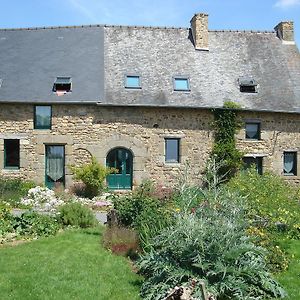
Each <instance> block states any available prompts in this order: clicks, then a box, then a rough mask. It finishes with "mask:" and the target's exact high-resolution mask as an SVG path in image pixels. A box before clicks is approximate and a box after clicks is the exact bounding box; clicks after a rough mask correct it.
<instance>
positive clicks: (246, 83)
mask: <svg viewBox="0 0 300 300" xmlns="http://www.w3.org/2000/svg"><path fill="white" fill-rule="evenodd" d="M0 53H1V56H0V102H1V106H0V107H1V110H0V125H1V126H0V172H1V175H3V176H12V177H20V178H26V179H31V180H35V181H36V182H37V183H46V184H47V185H48V186H50V187H51V186H53V185H54V184H56V183H64V184H65V185H66V186H67V187H68V186H70V184H71V183H72V174H71V171H70V165H72V164H80V163H83V162H87V161H89V160H90V159H91V156H95V157H96V158H97V159H98V161H100V162H101V163H102V164H105V165H108V166H112V167H115V168H117V169H118V172H116V173H115V174H111V175H109V176H108V178H107V184H108V186H109V187H110V188H111V189H131V188H132V187H134V186H136V185H138V184H139V183H140V182H141V181H142V180H143V179H145V178H152V179H154V180H155V181H156V182H157V183H162V184H164V185H172V184H173V183H174V182H175V181H176V180H177V179H178V176H180V174H181V173H182V172H184V170H185V168H186V163H187V162H188V163H189V165H190V168H189V169H188V172H189V173H190V175H193V176H195V178H197V177H200V176H201V175H200V174H201V172H203V170H204V166H205V163H206V161H207V159H208V157H209V153H210V151H211V149H212V144H213V130H212V126H211V122H212V120H213V113H212V111H211V109H212V108H217V107H222V106H223V104H224V102H225V101H233V102H236V103H238V104H239V105H240V106H241V109H240V110H239V116H240V117H241V118H242V120H243V121H244V122H245V126H244V128H243V129H242V130H241V131H240V132H239V133H238V134H237V136H236V139H237V145H238V147H239V148H240V149H242V150H243V152H244V153H245V157H244V161H245V162H246V163H247V164H250V163H255V164H256V166H257V169H258V171H259V172H264V171H265V170H272V171H274V172H275V173H277V174H280V175H282V176H284V177H285V178H286V179H287V180H292V181H295V182H298V181H299V178H300V177H299V176H300V166H299V164H298V163H297V156H298V153H299V151H300V55H299V51H298V49H297V46H296V45H295V42H294V32H293V22H281V23H280V24H278V25H277V26H276V27H275V30H274V31H263V32H258V31H223V30H222V31H220V30H217V31H216V30H208V15H206V14H202V13H200V14H196V15H195V16H194V17H193V18H192V19H191V27H190V28H162V27H137V26H106V25H103V26H102V25H91V26H72V27H48V28H22V29H1V30H0Z"/></svg>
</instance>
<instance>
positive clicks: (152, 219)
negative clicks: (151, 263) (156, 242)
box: [113, 181, 172, 251]
mask: <svg viewBox="0 0 300 300" xmlns="http://www.w3.org/2000/svg"><path fill="white" fill-rule="evenodd" d="M154 190H155V189H154V187H153V184H152V182H150V181H145V182H144V183H142V184H141V186H140V187H138V188H137V190H136V191H135V192H134V193H132V194H128V195H124V196H121V197H115V198H113V205H114V208H115V209H116V211H117V215H118V219H119V222H120V223H121V225H123V226H127V227H133V228H135V229H136V230H137V231H138V233H139V237H140V240H141V246H142V248H143V249H144V250H145V251H147V250H148V249H150V248H151V242H150V241H151V239H152V237H154V236H155V235H156V234H157V233H158V232H160V231H161V229H162V228H164V227H166V226H168V225H169V224H170V222H171V214H172V211H171V209H170V207H169V206H170V203H169V202H168V201H167V200H165V199H158V198H156V197H154V196H153V192H154Z"/></svg>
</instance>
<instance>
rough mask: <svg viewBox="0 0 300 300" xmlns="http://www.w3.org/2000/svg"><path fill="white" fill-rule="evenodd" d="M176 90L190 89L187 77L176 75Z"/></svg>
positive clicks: (174, 81) (174, 83)
mask: <svg viewBox="0 0 300 300" xmlns="http://www.w3.org/2000/svg"><path fill="white" fill-rule="evenodd" d="M173 85H174V91H190V82H189V79H188V78H187V77H174V79H173Z"/></svg>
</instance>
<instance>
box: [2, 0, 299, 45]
mask: <svg viewBox="0 0 300 300" xmlns="http://www.w3.org/2000/svg"><path fill="white" fill-rule="evenodd" d="M0 4H1V6H0V7H1V10H0V27H1V28H15V27H34V26H52V25H81V24H121V25H152V26H175V27H188V26H189V20H190V19H191V17H192V16H193V14H194V13H196V12H206V13H208V14H209V28H210V29H240V30H244V29H245V30H247V29H253V30H272V29H273V28H274V26H275V25H276V24H277V23H279V22H280V21H282V20H294V22H295V32H296V41H297V44H298V47H299V48H300V0H247V1H246V0H108V1H107V0H0Z"/></svg>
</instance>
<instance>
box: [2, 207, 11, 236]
mask: <svg viewBox="0 0 300 300" xmlns="http://www.w3.org/2000/svg"><path fill="white" fill-rule="evenodd" d="M12 220H13V215H12V214H11V212H10V208H9V207H8V206H7V205H4V204H1V203H0V237H1V236H5V235H6V234H7V233H9V232H12V231H13V227H12Z"/></svg>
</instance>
